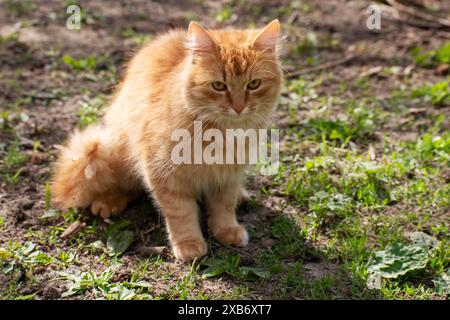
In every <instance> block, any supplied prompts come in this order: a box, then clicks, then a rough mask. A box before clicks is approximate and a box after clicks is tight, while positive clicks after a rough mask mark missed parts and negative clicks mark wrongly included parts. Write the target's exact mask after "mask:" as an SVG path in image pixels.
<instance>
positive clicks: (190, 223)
mask: <svg viewBox="0 0 450 320" xmlns="http://www.w3.org/2000/svg"><path fill="white" fill-rule="evenodd" d="M153 196H154V198H155V200H156V202H157V203H158V205H159V207H160V208H161V211H162V214H163V215H164V218H165V221H166V227H167V232H168V234H169V240H170V243H171V245H172V249H173V253H174V255H175V257H176V258H177V259H179V260H182V261H190V260H193V259H195V258H199V257H202V256H204V255H205V254H206V253H207V250H208V248H207V245H206V242H205V240H204V239H203V235H202V231H201V229H200V223H199V216H198V215H199V207H198V204H197V201H196V198H195V196H194V195H193V194H192V193H191V192H189V191H183V190H179V189H178V190H174V189H173V188H168V187H166V185H159V186H158V185H153Z"/></svg>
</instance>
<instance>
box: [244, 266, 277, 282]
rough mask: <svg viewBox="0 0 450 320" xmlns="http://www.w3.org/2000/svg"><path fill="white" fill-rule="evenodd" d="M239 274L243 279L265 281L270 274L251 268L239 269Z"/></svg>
mask: <svg viewBox="0 0 450 320" xmlns="http://www.w3.org/2000/svg"><path fill="white" fill-rule="evenodd" d="M239 273H240V274H241V276H242V277H243V278H245V279H249V280H256V279H258V278H261V279H267V278H269V276H270V274H269V273H268V272H267V271H262V270H258V269H256V268H251V267H240V268H239Z"/></svg>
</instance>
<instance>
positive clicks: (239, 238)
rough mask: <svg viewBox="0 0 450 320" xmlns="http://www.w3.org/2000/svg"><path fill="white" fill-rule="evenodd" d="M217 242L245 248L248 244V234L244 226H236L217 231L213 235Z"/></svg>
mask: <svg viewBox="0 0 450 320" xmlns="http://www.w3.org/2000/svg"><path fill="white" fill-rule="evenodd" d="M213 236H214V238H216V239H217V241H219V242H221V243H223V244H232V245H234V246H239V247H245V246H247V244H248V233H247V230H246V229H245V227H244V226H243V225H240V224H238V225H235V226H232V227H225V228H221V229H219V230H217V231H216V232H214V234H213Z"/></svg>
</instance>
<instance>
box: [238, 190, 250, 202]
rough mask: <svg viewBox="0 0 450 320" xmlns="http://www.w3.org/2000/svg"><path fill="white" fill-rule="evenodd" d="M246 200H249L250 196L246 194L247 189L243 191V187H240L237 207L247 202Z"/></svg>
mask: <svg viewBox="0 0 450 320" xmlns="http://www.w3.org/2000/svg"><path fill="white" fill-rule="evenodd" d="M248 200H250V195H249V194H248V191H247V189H245V187H241V188H240V189H239V196H238V202H237V204H238V206H239V205H241V204H243V203H245V202H247V201H248Z"/></svg>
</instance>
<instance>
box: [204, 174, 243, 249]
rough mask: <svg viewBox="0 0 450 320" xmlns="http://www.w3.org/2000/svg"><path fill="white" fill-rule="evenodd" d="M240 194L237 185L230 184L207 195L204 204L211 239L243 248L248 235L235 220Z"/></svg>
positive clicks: (239, 188)
mask: <svg viewBox="0 0 450 320" xmlns="http://www.w3.org/2000/svg"><path fill="white" fill-rule="evenodd" d="M241 192H242V191H241V187H240V185H239V184H237V183H236V184H233V183H230V184H228V185H225V186H221V188H220V189H218V190H215V191H212V192H210V193H208V194H207V195H206V197H205V202H206V209H207V211H208V226H209V229H210V230H211V232H212V235H213V237H214V238H216V239H217V240H218V241H219V242H221V243H224V244H232V245H235V246H241V247H245V246H246V245H247V243H248V233H247V230H246V229H245V227H244V226H243V225H241V224H239V223H238V222H237V219H236V206H237V204H238V200H240V196H241V195H242V194H241Z"/></svg>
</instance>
